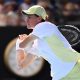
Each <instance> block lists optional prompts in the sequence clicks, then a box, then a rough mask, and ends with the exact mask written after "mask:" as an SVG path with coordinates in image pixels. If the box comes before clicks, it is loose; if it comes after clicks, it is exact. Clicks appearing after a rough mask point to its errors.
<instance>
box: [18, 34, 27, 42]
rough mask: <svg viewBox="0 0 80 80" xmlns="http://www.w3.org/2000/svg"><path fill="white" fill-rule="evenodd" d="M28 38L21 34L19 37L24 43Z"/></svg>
mask: <svg viewBox="0 0 80 80" xmlns="http://www.w3.org/2000/svg"><path fill="white" fill-rule="evenodd" d="M26 38H27V34H21V35H19V39H20V41H23V40H25V39H26Z"/></svg>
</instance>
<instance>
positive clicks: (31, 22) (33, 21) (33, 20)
mask: <svg viewBox="0 0 80 80" xmlns="http://www.w3.org/2000/svg"><path fill="white" fill-rule="evenodd" d="M25 22H26V25H27V28H28V29H33V28H34V27H35V26H36V25H37V24H38V23H39V22H41V17H38V16H36V15H28V16H25Z"/></svg>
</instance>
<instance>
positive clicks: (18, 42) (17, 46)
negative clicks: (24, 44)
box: [16, 39, 24, 50]
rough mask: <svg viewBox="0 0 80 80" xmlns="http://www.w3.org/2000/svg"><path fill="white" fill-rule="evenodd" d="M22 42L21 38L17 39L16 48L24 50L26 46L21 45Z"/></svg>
mask: <svg viewBox="0 0 80 80" xmlns="http://www.w3.org/2000/svg"><path fill="white" fill-rule="evenodd" d="M20 43H21V41H20V40H19V39H17V41H16V50H24V48H20V47H19V44H20Z"/></svg>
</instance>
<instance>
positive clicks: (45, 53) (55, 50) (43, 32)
mask: <svg viewBox="0 0 80 80" xmlns="http://www.w3.org/2000/svg"><path fill="white" fill-rule="evenodd" d="M31 34H33V35H35V36H37V37H39V39H37V40H35V41H34V45H33V48H32V49H30V50H29V53H30V52H31V53H32V54H35V55H37V56H39V57H43V58H44V59H45V60H47V61H48V62H49V63H50V66H51V76H52V77H53V80H60V79H61V78H63V77H65V76H66V75H67V74H68V73H69V72H70V71H71V70H72V68H73V67H74V65H75V63H76V62H75V61H70V62H69V61H67V60H68V59H67V57H68V55H66V54H67V51H65V48H68V49H72V48H71V45H70V44H69V42H68V41H67V40H66V39H65V37H64V36H63V35H62V34H61V33H60V31H59V30H58V28H57V26H56V25H54V24H52V23H50V22H42V23H39V24H37V25H36V26H35V28H34V29H33V32H32V33H31ZM47 40H48V41H47ZM49 41H50V42H49ZM49 44H50V45H49ZM18 48H19V46H18V47H16V49H17V50H18ZM61 52H62V53H63V55H62V53H61ZM60 56H62V57H63V59H60ZM65 58H66V59H65Z"/></svg>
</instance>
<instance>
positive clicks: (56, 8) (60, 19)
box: [0, 0, 80, 80]
mask: <svg viewBox="0 0 80 80" xmlns="http://www.w3.org/2000/svg"><path fill="white" fill-rule="evenodd" d="M35 4H38V5H41V6H43V7H44V8H45V9H46V11H47V14H48V15H49V18H48V21H50V22H52V23H54V24H56V25H57V26H58V27H59V29H60V31H61V32H62V33H63V35H65V37H66V38H67V39H68V40H69V42H70V44H71V45H72V47H73V48H74V49H75V50H76V51H78V52H80V0H0V80H18V79H19V80H51V77H50V65H49V63H48V62H47V61H45V60H41V59H38V60H36V62H34V65H35V64H39V63H40V66H41V65H42V66H41V68H39V66H38V67H37V66H36V65H35V66H34V65H32V66H31V67H32V70H33V69H34V70H38V69H39V71H38V72H37V73H36V74H34V73H33V74H34V75H30V76H28V75H27V74H28V73H29V72H30V74H31V73H32V70H31V69H29V70H31V71H28V70H27V71H26V73H25V74H26V75H25V76H24V72H20V73H21V74H17V72H16V71H15V69H14V67H12V65H13V66H15V62H14V61H15V60H14V59H15V53H16V52H15V40H16V38H17V37H18V35H19V34H24V33H26V34H29V33H30V32H31V31H32V30H28V29H26V24H25V22H24V18H23V16H22V14H21V11H22V10H23V9H28V8H29V7H30V6H32V5H35ZM66 25H68V26H66ZM71 25H73V26H72V27H71ZM10 61H11V62H10ZM42 62H43V63H42Z"/></svg>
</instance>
